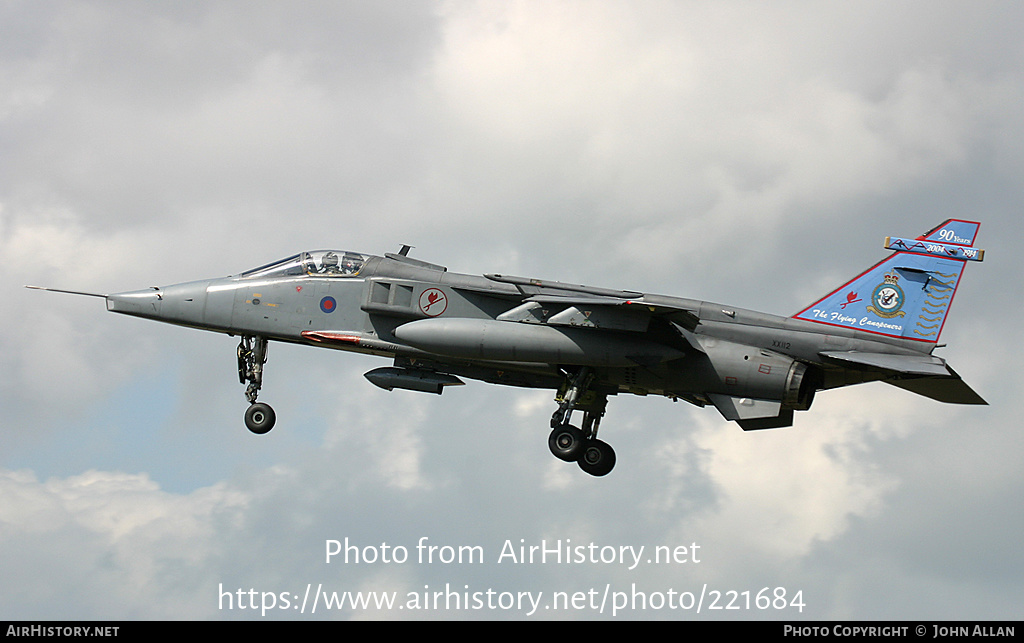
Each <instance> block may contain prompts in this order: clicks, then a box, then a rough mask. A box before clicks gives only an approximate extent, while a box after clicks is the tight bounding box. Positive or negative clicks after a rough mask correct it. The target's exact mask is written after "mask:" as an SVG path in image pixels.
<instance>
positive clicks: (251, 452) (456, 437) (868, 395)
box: [0, 0, 1024, 621]
mask: <svg viewBox="0 0 1024 643" xmlns="http://www.w3.org/2000/svg"><path fill="white" fill-rule="evenodd" d="M1022 25H1024V7H1022V6H1021V5H1020V4H1019V3H1011V2H934V1H928V2H901V3H893V2H891V1H889V2H869V1H864V2H856V3H812V2H777V3H761V2H716V3H706V2H656V1H653V0H652V1H649V2H643V3H636V2H593V1H592V2H568V1H567V2H549V1H538V2H472V1H468V0H467V1H453V2H389V3H380V2H371V1H366V2H337V1H331V2H290V3H284V2H210V1H196V2H145V3H143V2H119V3H109V2H89V1H83V0H75V1H73V2H59V1H56V0H52V1H43V2H37V1H27V0H26V1H18V0H2V1H0V291H2V292H3V296H4V300H5V303H4V305H3V306H2V307H0V436H2V440H0V443H2V444H0V618H16V619H55V618H64V619H93V618H96V619H139V618H189V619H219V618H223V619H237V618H275V619H276V618H295V619H319V618H364V617H374V618H380V617H387V618H400V619H407V618H465V617H470V618H510V619H527V618H583V617H586V618H594V617H604V618H611V617H612V614H611V613H610V612H611V605H612V602H611V599H610V598H609V599H608V601H607V603H605V608H604V610H603V611H600V610H599V609H594V608H593V607H592V604H591V602H590V601H592V600H594V599H593V598H592V597H593V596H594V594H591V593H590V592H596V596H597V599H596V600H597V601H598V602H599V601H600V597H601V596H602V595H603V593H605V592H609V593H614V592H625V593H627V594H629V595H631V592H632V591H633V590H636V591H639V592H644V593H645V595H646V596H648V597H650V602H649V603H648V604H647V606H646V607H647V609H639V608H637V609H630V608H628V607H627V608H624V609H621V610H618V611H617V613H616V615H615V617H616V618H622V617H628V618H687V619H713V618H786V619H796V618H810V619H917V620H922V621H926V620H934V619H975V618H986V619H993V618H1006V617H1012V616H1018V615H1019V609H1020V605H1021V604H1022V602H1024V583H1022V581H1021V578H1024V557H1022V555H1021V552H1020V549H1019V535H1020V534H1021V533H1024V519H1022V511H1021V506H1020V498H1021V497H1022V495H1024V476H1022V474H1021V469H1020V457H1021V456H1020V453H1021V451H1022V447H1024V439H1022V438H1021V430H1020V421H1019V418H1018V415H1019V407H1017V406H1016V405H1015V403H1014V402H1013V400H1014V399H1018V398H1019V394H1020V391H1021V390H1022V389H1024V382H1022V376H1021V369H1020V367H1019V365H1020V364H1021V363H1022V362H1024V351H1022V349H1021V341H1020V333H1019V330H1018V327H1019V320H1020V319H1021V318H1022V316H1024V310H1022V301H1024V290H1022V286H1021V284H1020V280H1019V276H1020V275H1021V274H1022V272H1024V253H1022V252H1021V242H1020V239H1019V238H1018V237H1014V236H1013V235H1014V234H1020V232H1021V226H1020V215H1019V208H1020V204H1021V203H1022V202H1024V190H1022V187H1021V186H1022V178H1024V154H1022V152H1021V150H1022V149H1024V120H1022V118H1021V114H1020V105H1021V104H1022V103H1024V44H1022V42H1021V40H1020V38H1019V33H1020V29H1021V26H1022ZM947 218H964V219H969V220H977V221H981V222H982V226H981V232H980V235H979V239H978V246H980V247H982V248H985V249H986V250H987V253H988V254H987V255H986V261H985V262H984V263H983V264H979V265H971V266H969V268H968V270H967V273H966V276H965V277H964V281H963V282H962V284H961V288H960V289H959V293H958V297H957V303H956V305H955V307H954V310H953V312H952V314H951V317H950V320H949V323H947V325H946V328H945V331H944V335H943V338H942V341H943V342H945V343H947V344H948V347H946V348H942V349H939V351H938V353H937V354H940V355H941V356H943V357H945V358H946V359H948V360H949V362H950V363H951V364H952V365H953V367H954V368H956V369H957V370H958V372H960V373H961V375H963V377H964V379H965V380H967V381H968V382H969V383H970V384H971V385H972V386H973V388H975V389H976V390H977V391H978V392H979V393H981V395H982V396H983V397H985V398H986V399H987V400H988V401H989V403H990V406H987V407H957V406H947V405H942V404H939V403H937V402H933V401H931V400H928V399H925V398H921V397H917V396H914V395H912V394H910V393H907V392H904V391H901V390H898V389H895V388H892V387H889V386H886V385H884V384H871V385H866V386H862V387H855V388H851V389H846V390H841V391H832V392H829V393H824V394H821V395H819V396H818V398H817V400H816V402H815V405H814V408H813V409H812V410H811V411H810V412H808V413H801V414H799V415H798V416H797V423H796V425H795V426H794V427H792V428H788V429H780V430H774V431H764V432H758V433H750V434H746V433H744V432H742V431H741V430H740V429H739V428H738V427H737V426H735V425H734V424H732V423H727V422H725V421H724V420H723V419H722V418H721V417H720V416H719V414H718V413H717V412H716V411H715V410H714V409H698V408H695V407H692V406H689V405H687V404H685V403H683V402H680V403H677V404H674V403H672V402H671V401H669V400H666V399H662V398H638V397H625V396H619V397H616V398H612V400H611V401H610V404H609V410H608V414H607V416H606V417H605V420H604V423H603V424H602V437H603V438H604V439H605V440H607V441H609V442H610V443H611V444H612V445H613V446H614V447H615V449H616V451H617V454H618V460H619V461H618V464H617V466H616V469H615V471H613V472H612V473H611V474H610V475H609V476H607V477H606V478H601V479H594V478H591V477H590V476H587V475H585V474H583V473H582V472H580V471H579V470H578V468H577V467H575V466H572V465H567V464H564V463H561V462H560V461H557V460H555V459H554V458H552V457H551V455H550V454H549V452H548V449H547V446H546V438H547V422H548V419H549V417H550V414H551V412H552V411H553V410H554V403H553V401H552V400H551V395H550V392H544V391H539V392H538V391H524V390H516V389H500V388H497V387H490V386H488V385H485V384H481V383H475V382H472V383H469V384H468V385H467V386H465V387H459V388H456V389H450V390H449V391H448V392H447V393H446V394H445V395H443V396H441V397H437V396H432V395H425V394H421V393H414V392H410V391H395V392H392V393H388V392H385V391H382V390H380V389H377V388H375V387H374V386H372V385H370V384H369V383H368V382H366V380H364V379H363V377H362V373H364V372H365V371H368V370H370V369H372V368H376V367H379V366H386V365H387V364H388V363H387V361H385V360H381V359H379V358H372V357H367V356H360V355H348V354H344V353H337V352H332V351H323V350H314V349H312V348H307V347H300V346H282V345H272V346H271V350H270V361H269V364H268V371H267V376H266V379H265V383H264V389H263V394H262V396H261V400H262V401H267V402H269V403H272V404H273V405H274V407H275V409H276V410H277V413H278V418H279V419H278V424H277V427H276V428H275V430H274V431H273V432H271V433H270V434H268V435H266V436H254V435H251V434H249V433H248V432H247V431H246V430H245V428H244V426H243V424H242V413H243V411H244V410H245V407H246V402H245V399H244V395H243V387H242V386H240V385H239V384H238V382H237V378H236V373H235V355H234V353H235V340H233V339H231V338H228V337H226V336H222V335H215V334H210V333H202V332H198V331H192V330H187V329H182V328H177V327H173V326H165V325H161V324H157V323H152V322H146V321H143V320H139V319H133V318H128V317H121V316H115V315H110V314H108V313H106V312H105V311H104V307H103V304H102V302H101V301H99V300H96V299H91V298H84V297H72V296H63V295H56V294H52V293H43V292H38V291H29V290H25V289H23V288H22V285H24V284H39V285H45V286H52V287H57V288H67V289H75V290H86V291H92V292H104V293H106V292H117V291H121V290H132V289H137V288H145V287H148V286H152V285H166V284H170V283H176V282H181V281H188V280H192V279H199V278H205V277H212V276H223V275H226V274H233V273H237V272H240V271H242V270H245V269H248V268H251V267H253V266H256V265H261V264H264V263H267V262H269V261H272V260H274V259H277V258H280V257H284V256H286V255H289V254H292V253H294V252H297V251H299V250H303V249H314V248H324V247H335V248H343V249H352V250H357V251H361V252H366V253H376V254H382V253H384V252H389V251H396V250H397V249H398V248H399V247H400V244H403V243H407V244H411V245H414V246H415V250H413V256H416V257H419V258H421V259H424V260H427V261H431V262H435V263H441V264H444V265H446V266H448V268H449V269H450V270H453V271H457V272H467V273H483V272H505V273H511V274H522V275H529V276H535V277H540V278H547V279H557V280H562V281H571V282H575V283H588V284H593V285H598V286H605V287H610V288H627V289H637V290H643V291H647V292H656V293H663V294H671V295H679V296H684V297H693V298H700V299H707V300H712V301H718V302H722V303H727V304H731V305H735V306H740V307H745V308H752V309H756V310H763V311H766V312H772V313H778V314H792V313H794V312H796V311H798V310H800V309H801V308H802V307H803V306H805V305H806V304H808V303H810V302H811V301H813V300H814V299H816V298H817V297H818V296H819V295H821V294H823V293H824V292H826V291H827V290H829V289H831V288H832V287H834V286H836V285H838V284H839V283H841V282H842V281H844V280H845V279H847V278H849V277H852V276H853V275H855V274H856V273H858V272H859V271H860V270H862V269H863V268H865V267H867V266H868V265H869V264H870V263H872V262H874V261H876V260H877V259H879V258H881V256H883V254H884V251H883V250H882V248H881V243H882V239H883V238H884V237H885V236H887V235H893V236H903V237H912V236H916V235H918V234H920V233H922V232H924V231H926V230H928V229H930V228H931V227H932V226H934V225H936V224H938V223H940V222H941V221H943V220H944V219H947ZM424 537H425V538H427V541H426V542H428V543H430V544H434V545H437V546H446V545H447V546H450V547H458V546H460V545H469V546H473V547H478V548H479V549H478V550H477V551H482V552H483V553H484V561H483V562H482V563H478V562H472V563H470V562H463V563H461V564H460V563H457V562H455V563H451V564H444V563H440V562H436V561H435V562H434V563H430V564H427V563H420V562H419V561H418V560H417V559H416V554H417V551H416V549H415V547H416V544H417V543H418V542H419V541H420V539H421V538H424ZM346 538H347V539H349V542H350V543H351V544H355V545H358V546H359V547H360V548H364V549H362V550H361V551H364V552H366V551H369V552H371V553H380V552H381V551H382V550H383V547H382V545H385V544H386V545H387V546H388V547H389V548H398V547H405V548H406V549H407V551H408V553H409V560H407V561H406V562H404V563H401V562H393V563H383V562H380V561H378V562H376V563H366V562H365V561H364V562H360V563H358V564H357V563H354V562H349V563H348V564H346V563H345V562H344V561H342V560H340V559H339V558H338V557H336V558H335V559H334V560H333V562H331V563H327V562H326V561H325V541H328V540H338V541H342V542H344V540H345V539H346ZM506 541H509V542H511V543H513V544H515V545H517V546H518V545H519V544H525V545H527V546H529V545H540V544H542V542H546V543H547V544H548V545H549V546H553V544H554V543H558V542H561V543H562V544H563V545H564V544H565V543H566V542H567V541H568V542H569V543H571V544H572V545H590V544H591V543H594V544H595V545H596V546H598V547H599V548H603V547H606V546H607V547H614V548H616V551H618V548H619V547H620V546H627V547H629V546H631V547H633V548H634V549H639V548H640V547H641V546H643V547H645V559H646V558H647V556H646V554H647V553H650V552H651V551H652V550H653V548H654V547H657V546H669V547H672V548H675V547H677V546H687V547H692V545H693V544H696V545H698V546H699V549H698V550H696V551H697V552H699V553H698V554H697V556H693V555H692V554H693V553H694V551H695V550H693V549H692V548H691V549H689V550H688V551H689V552H690V554H691V555H690V556H689V557H688V559H687V562H674V563H666V564H648V563H646V562H644V563H641V564H640V565H637V566H636V567H635V568H634V569H629V564H620V563H618V562H614V563H605V562H589V561H588V562H585V563H578V564H565V563H564V562H563V563H557V562H554V561H552V560H550V559H549V560H548V561H547V562H544V563H541V562H536V561H535V562H534V563H533V564H530V563H513V562H511V561H510V560H509V559H507V558H506V559H504V560H503V561H502V562H501V563H499V562H498V560H499V554H500V553H501V551H502V547H503V546H504V544H505V543H506ZM366 547H371V548H372V549H370V550H366V549H365V548H366ZM392 551H395V550H394V549H392ZM398 551H401V550H398ZM600 551H608V550H603V549H602V550H600ZM694 558H699V562H697V560H694ZM307 587H312V589H313V590H316V589H317V588H318V587H321V589H322V590H323V591H325V592H329V593H330V592H337V593H338V594H339V595H341V593H342V592H346V591H351V592H356V591H363V592H370V591H377V592H382V593H385V592H394V593H395V594H396V595H397V596H398V603H399V604H397V605H395V606H394V607H392V608H391V609H383V610H376V609H351V607H350V606H346V607H345V608H344V609H335V610H326V609H324V608H323V606H322V605H321V607H320V609H319V610H318V611H317V612H316V613H315V614H311V613H310V611H309V609H306V610H305V612H304V611H303V610H302V609H301V608H299V607H298V605H299V603H300V602H301V598H302V597H303V596H304V595H305V592H306V591H307ZM446 587H447V588H449V589H453V590H455V591H458V592H461V593H479V594H478V595H479V596H481V597H482V600H483V601H484V602H485V603H486V602H487V601H488V600H489V597H492V596H493V597H494V599H493V600H494V601H498V600H499V598H500V597H502V596H508V597H511V596H519V595H520V593H521V592H531V596H537V595H540V596H541V604H540V605H541V606H540V607H539V608H538V609H537V610H536V611H532V612H531V610H530V609H529V606H528V604H527V606H520V605H519V604H516V605H514V606H506V605H498V606H497V607H495V608H493V609H488V608H486V607H485V608H484V609H475V610H453V609H444V604H443V598H442V604H441V606H432V607H431V608H430V609H415V608H413V607H411V606H407V605H406V603H407V601H408V600H409V599H408V596H409V593H413V594H418V595H421V596H422V595H423V594H424V593H432V592H435V591H444V590H445V588H446ZM763 588H771V591H772V592H773V593H774V592H776V591H777V590H778V588H781V589H782V591H784V592H785V596H786V597H787V599H791V598H794V597H797V596H799V597H800V602H802V603H803V608H802V611H799V610H798V609H797V608H795V607H786V608H785V609H781V610H776V609H774V608H773V609H769V610H758V609H756V608H755V607H754V606H753V603H754V596H756V594H757V593H758V592H759V591H761V590H762V589H763ZM238 590H242V591H243V592H245V596H244V601H250V600H255V601H256V603H257V604H261V603H262V604H263V605H266V604H268V602H269V601H270V599H271V598H272V599H273V601H274V603H275V604H274V606H273V607H274V609H270V610H268V611H267V612H266V614H265V616H264V615H263V614H262V610H259V609H257V610H253V609H245V610H240V609H238V606H239V605H238V604H239V599H240V597H239V595H238V594H237V592H238ZM250 590H254V593H252V594H249V593H248V592H249V591H250ZM488 591H490V592H492V593H491V594H490V595H488V594H486V592H488ZM715 591H717V592H721V596H722V598H721V600H720V601H718V603H717V604H718V606H724V605H726V604H728V600H727V598H728V597H732V596H733V595H728V594H727V592H730V591H732V592H735V593H738V595H739V597H740V598H739V599H738V600H737V601H735V602H734V603H733V605H734V606H739V607H743V608H744V609H738V610H717V611H716V610H709V609H707V607H708V605H709V604H710V603H712V599H713V595H712V594H711V592H715ZM223 592H234V593H233V594H232V595H231V597H230V599H225V598H224V594H223ZM555 592H565V593H567V594H569V595H572V594H573V593H575V592H582V593H584V594H585V595H586V596H587V599H586V601H584V604H581V605H580V606H579V607H578V608H574V607H573V606H570V608H569V609H564V608H563V609H555V608H554V606H553V604H552V598H553V596H554V593H555ZM686 592H690V593H691V594H692V595H694V596H699V595H700V594H701V593H702V592H705V596H706V599H705V602H704V609H703V610H702V611H701V613H699V614H698V613H696V609H695V608H693V609H679V608H676V609H671V608H670V607H669V606H668V605H667V604H663V605H662V607H661V608H660V609H658V608H655V604H656V603H657V601H658V600H660V599H658V598H657V597H658V596H661V597H662V599H663V600H665V601H667V600H670V596H674V597H675V601H676V603H675V604H676V605H677V606H678V604H679V602H680V601H681V600H682V602H686V601H685V600H683V599H685V597H686V596H687V595H686V594H685V593H686ZM742 592H749V594H748V596H749V597H750V603H751V607H750V609H746V605H745V604H744V600H745V599H743V598H742V596H743V594H742ZM271 594H272V595H271ZM505 600H506V601H507V599H505ZM285 601H287V602H288V603H289V605H288V606H287V608H285V605H284V603H285ZM399 605H401V608H400V607H399ZM229 607H231V608H232V609H228V608H229ZM563 607H564V606H563Z"/></svg>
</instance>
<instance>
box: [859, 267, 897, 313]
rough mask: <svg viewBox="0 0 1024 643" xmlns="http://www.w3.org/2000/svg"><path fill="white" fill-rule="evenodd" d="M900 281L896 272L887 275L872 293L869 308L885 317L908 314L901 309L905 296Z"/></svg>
mask: <svg viewBox="0 0 1024 643" xmlns="http://www.w3.org/2000/svg"><path fill="white" fill-rule="evenodd" d="M899 281H900V278H899V276H898V275H896V274H894V273H891V272H890V273H888V274H887V275H885V277H884V278H883V281H882V283H880V284H878V286H877V287H876V288H875V291H874V292H873V293H872V294H871V305H869V306H868V310H870V311H871V312H873V313H875V314H876V315H878V316H879V317H885V318H892V317H903V316H904V315H906V313H905V312H903V311H902V310H900V309H901V308H903V300H904V296H903V289H902V288H900V284H899Z"/></svg>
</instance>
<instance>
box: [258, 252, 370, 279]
mask: <svg viewBox="0 0 1024 643" xmlns="http://www.w3.org/2000/svg"><path fill="white" fill-rule="evenodd" d="M369 258H370V255H363V254H359V253H357V252H348V251H346V250H313V251H311V252H300V253H299V254H297V255H292V256H291V257H288V258H287V259H281V260H280V261H275V262H273V263H268V264H267V265H265V266H260V267H259V268H253V269H252V270H246V271H245V272H243V273H242V274H241V275H239V276H240V277H301V276H304V275H311V276H317V277H355V276H356V275H358V274H359V273H360V271H362V269H363V265H365V263H366V260H367V259H369Z"/></svg>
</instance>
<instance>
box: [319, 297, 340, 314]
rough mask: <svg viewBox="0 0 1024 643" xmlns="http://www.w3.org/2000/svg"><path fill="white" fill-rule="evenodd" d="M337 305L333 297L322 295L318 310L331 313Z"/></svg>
mask: <svg viewBox="0 0 1024 643" xmlns="http://www.w3.org/2000/svg"><path fill="white" fill-rule="evenodd" d="M337 307H338V302H337V301H336V300H335V299H334V297H324V298H323V299H321V300H320V310H322V311H324V312H325V313H333V312H334V309H335V308H337Z"/></svg>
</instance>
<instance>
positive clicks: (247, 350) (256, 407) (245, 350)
mask: <svg viewBox="0 0 1024 643" xmlns="http://www.w3.org/2000/svg"><path fill="white" fill-rule="evenodd" d="M266 363H267V338H266V337H249V336H243V337H242V341H241V342H239V344H238V381H239V382H240V383H241V384H245V383H246V382H248V383H249V386H247V387H246V389H245V399H247V400H249V408H248V409H247V410H246V411H245V427H246V428H247V429H249V430H250V431H252V432H253V433H256V434H257V435H263V434H264V433H266V432H268V431H270V429H272V428H274V422H276V421H277V414H275V413H274V409H272V408H271V407H270V405H269V404H264V403H263V402H257V401H256V398H257V397H259V394H260V388H261V387H262V386H263V365H264V364H266Z"/></svg>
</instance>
